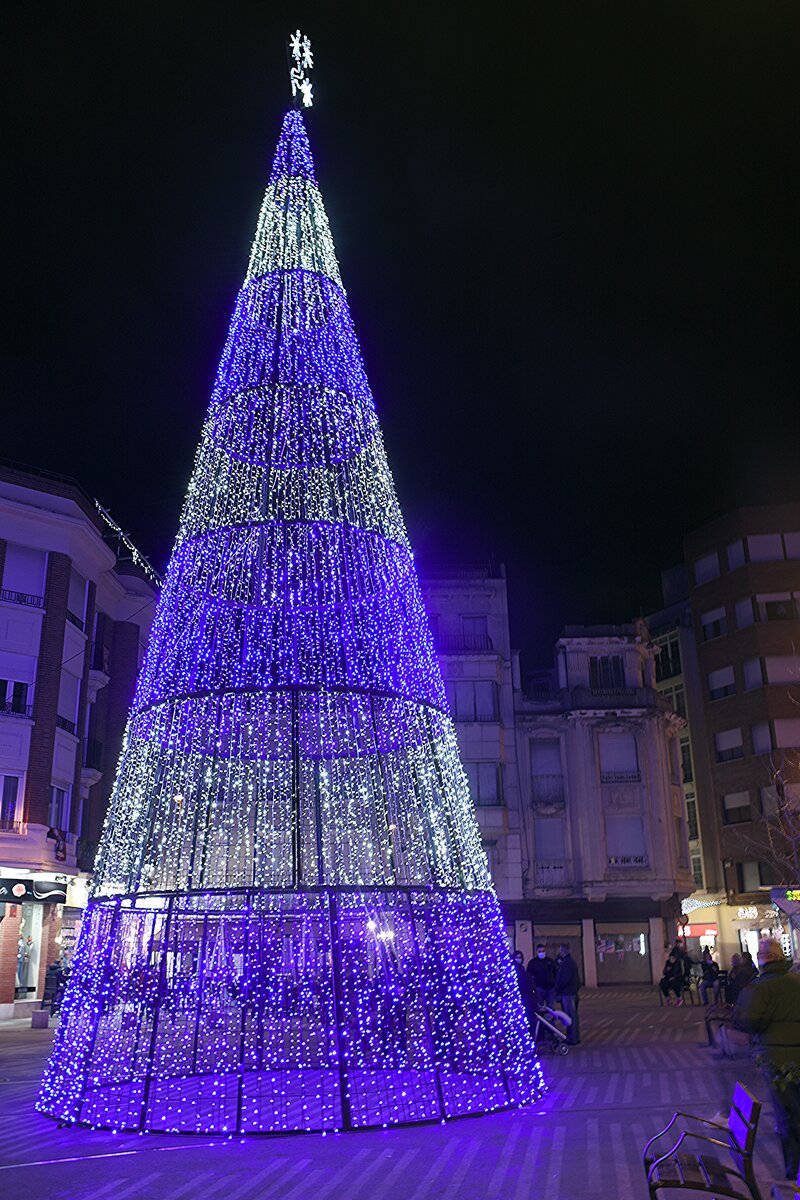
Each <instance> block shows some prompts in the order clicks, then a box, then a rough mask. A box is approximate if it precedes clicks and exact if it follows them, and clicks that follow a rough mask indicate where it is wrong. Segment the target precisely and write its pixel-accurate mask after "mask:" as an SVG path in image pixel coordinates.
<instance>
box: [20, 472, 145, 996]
mask: <svg viewBox="0 0 800 1200" xmlns="http://www.w3.org/2000/svg"><path fill="white" fill-rule="evenodd" d="M104 532H107V529H106V528H105V527H104V525H103V523H102V521H101V519H100V517H99V516H98V514H97V512H96V510H95V507H94V504H93V503H92V501H91V499H90V498H89V497H88V496H87V495H85V493H84V492H83V491H82V490H81V489H80V488H79V487H78V485H77V484H76V483H75V482H74V481H72V480H68V479H65V478H63V477H59V476H55V475H49V474H47V473H44V472H32V471H30V470H27V469H26V470H22V469H20V468H18V467H16V466H13V465H0V1017H2V1016H9V1015H11V1014H12V1012H13V1010H14V1005H15V1001H16V1002H18V1003H19V1002H23V1004H24V1002H30V1001H33V1000H35V999H36V998H37V997H40V996H41V994H42V988H43V984H44V974H45V969H46V967H47V965H48V964H49V962H52V961H53V960H54V959H55V958H62V959H63V958H66V959H68V958H69V953H70V950H71V946H72V945H73V944H74V941H75V938H76V937H77V930H78V927H79V922H80V912H81V909H82V907H83V906H84V905H85V903H86V881H87V878H88V875H87V868H89V867H90V866H91V861H92V857H93V845H94V843H95V842H96V839H97V837H98V834H99V829H100V826H101V824H102V820H103V817H104V815H105V806H106V802H107V799H108V795H109V792H110V787H111V782H112V780H113V775H114V771H115V768H116V760H117V757H118V755H119V749H120V745H121V739H122V734H123V732H124V727H125V719H126V716H127V710H128V705H129V703H130V700H131V697H132V694H133V687H134V684H135V680H136V674H137V671H138V667H139V662H140V660H141V653H142V649H143V645H144V641H145V639H146V636H147V631H148V629H149V626H150V621H151V618H152V613H153V607H154V602H155V588H154V586H153V584H152V583H151V582H150V581H149V580H148V579H147V577H146V575H145V574H144V573H143V572H142V571H141V570H139V569H138V568H136V567H134V566H133V565H132V564H131V563H124V562H121V561H118V556H117V554H116V553H115V551H114V550H113V549H112V548H111V546H110V545H109V544H108V542H107V541H106V540H105V538H104ZM18 1011H20V1009H18Z"/></svg>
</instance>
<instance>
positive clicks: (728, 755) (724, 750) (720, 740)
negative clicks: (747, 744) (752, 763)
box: [714, 729, 744, 762]
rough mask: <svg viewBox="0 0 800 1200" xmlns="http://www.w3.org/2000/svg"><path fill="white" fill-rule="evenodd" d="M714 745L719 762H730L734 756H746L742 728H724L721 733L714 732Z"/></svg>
mask: <svg viewBox="0 0 800 1200" xmlns="http://www.w3.org/2000/svg"><path fill="white" fill-rule="evenodd" d="M714 745H715V747H716V751H717V762H730V761H731V759H733V758H742V757H743V756H744V749H743V747H742V731H741V729H724V730H723V731H722V732H721V733H716V734H714Z"/></svg>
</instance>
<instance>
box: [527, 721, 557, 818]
mask: <svg viewBox="0 0 800 1200" xmlns="http://www.w3.org/2000/svg"><path fill="white" fill-rule="evenodd" d="M530 746H531V790H532V794H533V803H534V805H535V806H537V807H539V806H541V805H552V804H555V805H563V803H564V777H563V775H562V769H561V743H560V742H559V740H558V738H532V739H531V743H530Z"/></svg>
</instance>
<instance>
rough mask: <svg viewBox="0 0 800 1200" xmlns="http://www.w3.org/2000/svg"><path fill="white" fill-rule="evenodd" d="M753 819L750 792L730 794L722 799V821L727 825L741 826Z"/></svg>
mask: <svg viewBox="0 0 800 1200" xmlns="http://www.w3.org/2000/svg"><path fill="white" fill-rule="evenodd" d="M752 819H753V813H752V810H751V808H750V793H749V792H728V793H727V794H726V795H725V796H723V797H722V820H723V821H724V822H725V824H726V825H741V824H742V823H743V822H744V821H752Z"/></svg>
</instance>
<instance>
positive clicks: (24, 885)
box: [0, 877, 67, 904]
mask: <svg viewBox="0 0 800 1200" xmlns="http://www.w3.org/2000/svg"><path fill="white" fill-rule="evenodd" d="M66 898H67V885H66V884H65V883H56V881H55V880H53V879H34V878H32V877H31V878H28V879H5V878H3V879H0V904H2V903H3V902H5V903H6V904H9V903H14V902H16V903H18V904H23V903H24V902H25V901H26V900H39V901H45V902H47V903H49V904H63V903H64V902H65V900H66Z"/></svg>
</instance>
